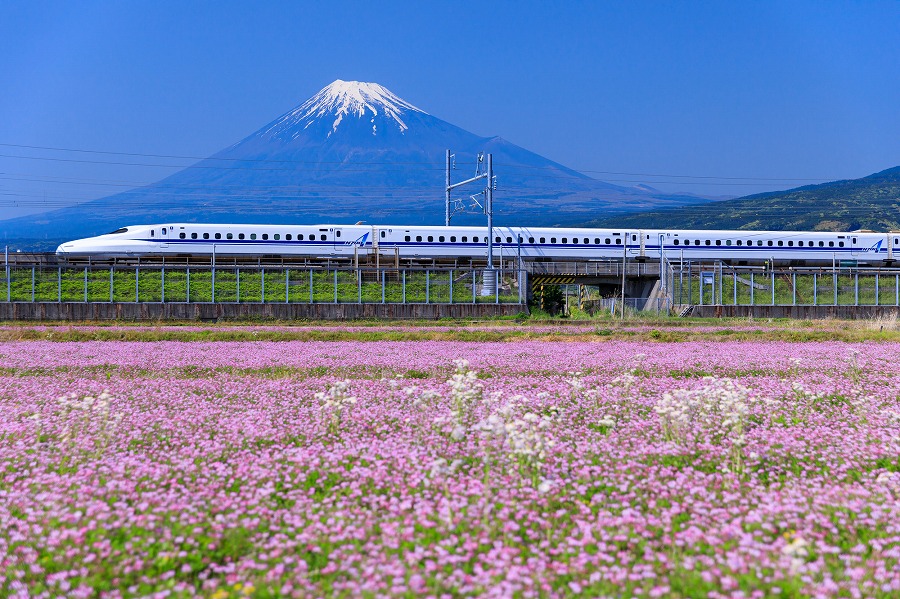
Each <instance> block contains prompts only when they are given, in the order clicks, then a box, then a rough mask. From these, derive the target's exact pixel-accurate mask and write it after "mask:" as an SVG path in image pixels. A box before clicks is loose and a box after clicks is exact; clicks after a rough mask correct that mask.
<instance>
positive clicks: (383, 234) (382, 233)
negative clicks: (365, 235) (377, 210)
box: [381, 231, 385, 239]
mask: <svg viewBox="0 0 900 599" xmlns="http://www.w3.org/2000/svg"><path fill="white" fill-rule="evenodd" d="M384 236H385V233H384V231H382V232H381V238H382V239H384Z"/></svg>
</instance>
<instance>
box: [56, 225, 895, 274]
mask: <svg viewBox="0 0 900 599" xmlns="http://www.w3.org/2000/svg"><path fill="white" fill-rule="evenodd" d="M493 235H494V240H493V252H494V257H495V259H499V258H507V259H508V258H514V257H519V256H521V257H522V258H523V259H525V260H602V259H622V258H623V256H627V257H628V258H629V259H638V260H641V259H647V260H651V259H659V258H660V254H665V256H666V258H667V259H669V260H671V261H681V260H691V261H712V260H722V261H725V262H728V263H732V264H754V263H763V262H775V263H781V264H796V265H806V264H823V263H827V264H829V265H830V264H832V263H834V262H835V261H840V262H845V261H852V262H855V263H858V264H871V265H881V264H888V265H889V264H892V263H893V262H894V261H895V257H894V254H895V252H898V251H900V232H898V233H873V232H867V231H855V232H848V233H829V232H810V231H702V230H648V229H643V230H631V231H628V230H619V229H584V228H578V229H576V228H549V227H494V229H493ZM487 248H488V238H487V227H434V226H403V225H393V226H390V225H386V226H380V225H379V226H372V225H361V224H357V225H333V224H331V225H239V224H198V223H175V224H158V225H133V226H128V227H123V228H121V229H117V230H115V231H113V232H111V233H107V234H106V235H100V236H97V237H89V238H86V239H78V240H75V241H70V242H67V243H64V244H62V245H60V246H59V248H58V249H57V250H56V254H57V256H59V257H62V258H84V257H94V258H119V257H159V256H186V255H207V256H209V255H217V256H256V255H266V256H272V255H281V256H301V257H303V256H308V257H339V256H343V257H348V256H349V257H352V256H353V255H354V254H365V253H375V252H378V253H381V254H383V255H389V256H394V255H395V254H399V256H400V257H401V258H428V259H430V258H440V259H446V258H450V259H467V258H475V259H479V258H486V256H487V251H488V249H487Z"/></svg>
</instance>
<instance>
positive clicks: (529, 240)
mask: <svg viewBox="0 0 900 599" xmlns="http://www.w3.org/2000/svg"><path fill="white" fill-rule="evenodd" d="M894 242H895V243H896V242H897V240H896V239H895V240H894ZM528 243H534V237H529V238H528Z"/></svg>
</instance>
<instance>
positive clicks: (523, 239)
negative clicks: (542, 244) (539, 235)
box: [519, 235, 525, 243]
mask: <svg viewBox="0 0 900 599" xmlns="http://www.w3.org/2000/svg"><path fill="white" fill-rule="evenodd" d="M523 241H525V238H524V237H522V236H521V235H519V243H522V242H523Z"/></svg>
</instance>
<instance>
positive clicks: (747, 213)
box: [585, 167, 900, 231]
mask: <svg viewBox="0 0 900 599" xmlns="http://www.w3.org/2000/svg"><path fill="white" fill-rule="evenodd" d="M585 226H588V227H617V228H618V227H622V228H635V229H637V228H647V229H651V228H665V229H744V230H757V231H758V230H772V231H789V230H790V231H796V230H802V231H853V230H856V229H871V230H873V231H891V230H900V167H894V168H889V169H887V170H884V171H881V172H880V173H875V174H874V175H869V176H868V177H863V178H861V179H849V180H846V181H833V182H831V183H822V184H820V185H806V186H804V187H797V188H796V189H789V190H787V191H776V192H769V193H759V194H755V195H750V196H745V197H742V198H737V199H734V200H726V201H722V202H716V203H715V204H707V205H702V206H684V207H680V208H672V209H666V210H654V211H648V212H639V213H636V214H628V215H617V216H615V217H610V218H604V219H595V220H591V221H589V222H587V223H585Z"/></svg>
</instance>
